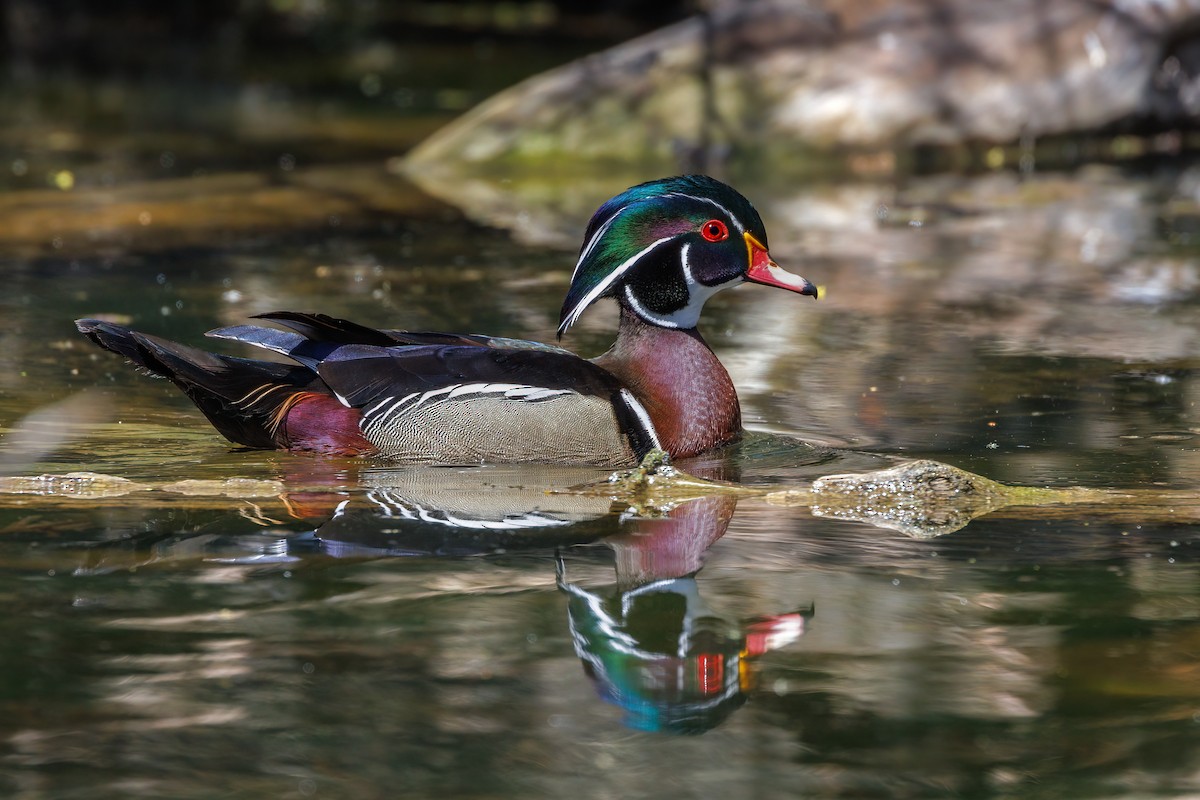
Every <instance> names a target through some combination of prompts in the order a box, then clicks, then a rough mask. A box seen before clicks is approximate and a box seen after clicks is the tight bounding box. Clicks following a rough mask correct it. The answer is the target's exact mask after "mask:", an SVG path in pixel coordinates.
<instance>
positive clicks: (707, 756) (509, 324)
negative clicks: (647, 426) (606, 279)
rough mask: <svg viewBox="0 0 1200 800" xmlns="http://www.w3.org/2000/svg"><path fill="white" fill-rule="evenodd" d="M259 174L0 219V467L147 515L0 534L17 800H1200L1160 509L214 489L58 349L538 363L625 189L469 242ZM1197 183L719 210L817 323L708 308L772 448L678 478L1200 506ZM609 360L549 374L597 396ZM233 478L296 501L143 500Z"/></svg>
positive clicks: (568, 195) (0, 716)
mask: <svg viewBox="0 0 1200 800" xmlns="http://www.w3.org/2000/svg"><path fill="white" fill-rule="evenodd" d="M268 149H270V150H271V151H272V152H274V150H275V149H276V148H274V147H272V148H268ZM42 155H44V154H42ZM276 158H277V157H276V156H274V155H272V157H271V160H270V162H268V164H269V165H256V164H257V163H258V162H253V159H249V162H253V163H247V161H246V160H241V159H232V160H231V161H230V162H229V163H227V164H224V163H220V162H219V160H218V163H211V164H209V165H207V166H208V168H210V169H211V171H212V173H213V174H215V176H216V177H215V178H214V177H212V176H209V178H208V179H207V180H208V182H207V183H206V182H195V183H193V182H191V179H190V178H183V179H178V180H176V181H175V182H174V183H171V182H170V181H166V180H153V181H150V180H142V178H141V177H139V176H136V175H134V176H131V177H130V179H129V180H128V182H121V185H120V186H118V187H117V190H116V191H117V194H116V195H115V196H113V195H105V194H103V192H102V190H101V189H99V188H96V187H87V186H80V187H77V188H72V189H71V190H70V191H64V190H62V189H59V188H53V189H49V188H47V189H38V190H36V191H34V190H33V189H29V188H26V189H24V190H22V191H17V189H21V187H14V191H11V192H9V193H8V194H7V195H6V196H5V197H4V199H3V202H5V203H7V204H10V205H11V207H12V208H13V209H15V211H14V213H15V214H19V215H20V217H19V218H20V219H22V220H24V221H25V222H26V223H27V225H26V227H23V228H20V229H19V230H18V229H16V228H15V227H14V226H13V225H9V227H7V228H4V229H3V230H2V231H0V234H3V235H0V244H3V246H4V247H5V253H6V255H5V264H4V267H5V271H4V275H5V280H6V291H5V293H4V294H3V296H2V297H0V309H2V312H3V314H2V316H3V320H4V325H3V330H2V331H0V343H2V346H0V425H3V427H4V429H5V431H6V435H5V439H4V442H5V445H4V453H3V465H4V469H5V471H6V472H7V473H8V474H9V475H23V476H33V475H40V474H52V475H63V474H66V473H69V472H73V471H89V472H96V473H104V474H106V475H111V476H117V477H121V478H127V479H130V480H134V481H138V482H140V483H141V484H143V486H142V488H141V490H139V491H133V492H128V493H124V494H119V495H116V496H112V497H95V496H93V497H76V496H62V495H55V494H41V495H38V494H9V495H5V496H4V497H3V498H2V500H0V596H3V598H4V601H5V605H6V607H7V609H8V610H9V613H8V614H7V615H6V616H5V620H4V622H2V623H0V626H3V630H4V640H5V643H6V644H5V646H4V647H3V648H2V649H0V687H3V689H2V690H0V711H2V713H0V720H3V722H0V787H3V792H4V793H5V794H6V795H9V796H13V797H28V798H35V797H36V798H46V797H55V798H59V797H61V798H69V797H135V796H145V797H166V796H169V797H211V796H217V795H219V796H224V797H246V798H251V797H254V798H257V797H264V796H277V797H309V796H326V797H396V796H410V797H428V796H434V795H444V796H454V797H464V798H471V797H479V798H483V797H518V796H530V795H534V796H550V795H553V796H579V797H596V798H605V797H615V796H623V797H650V796H653V797H660V796H665V795H670V796H681V797H710V796H716V795H718V794H730V793H732V794H737V795H738V796H750V797H785V796H786V797H793V796H811V797H923V798H924V797H1008V796H1011V797H1023V798H1039V797H1046V798H1058V797H1106V798H1108V797H1131V798H1132V797H1150V796H1162V797H1182V796H1190V795H1193V794H1195V793H1197V792H1200V773H1197V768H1196V765H1197V764H1200V752H1198V750H1200V747H1198V743H1200V669H1198V668H1197V665H1196V664H1197V655H1198V654H1200V567H1198V564H1200V559H1198V557H1197V556H1198V552H1200V536H1197V533H1196V526H1195V520H1194V519H1192V518H1188V517H1187V516H1186V515H1183V516H1182V518H1177V517H1173V516H1172V514H1173V511H1172V509H1170V508H1156V509H1152V510H1151V511H1147V510H1146V509H1145V508H1144V507H1142V506H1137V507H1133V506H1131V508H1130V510H1129V511H1128V512H1127V513H1122V511H1121V507H1120V505H1119V504H1118V505H1117V506H1116V507H1115V508H1113V507H1110V508H1107V509H1105V510H1103V511H1100V510H1097V509H1088V508H1079V509H1062V508H1058V509H1043V510H1028V509H1027V510H1024V511H1011V510H1010V511H1004V512H998V513H997V514H994V515H991V516H987V517H984V518H981V519H978V520H976V521H974V522H972V523H971V524H970V525H968V526H967V527H966V528H964V529H962V530H960V531H958V532H955V533H952V534H949V535H946V536H942V537H938V538H934V539H927V540H923V539H916V538H911V537H907V536H904V535H903V534H901V533H898V532H896V531H892V530H887V529H883V528H877V527H872V526H870V525H867V524H865V523H860V522H852V521H845V520H836V519H830V518H822V517H815V516H813V515H812V514H811V513H810V512H809V510H808V509H807V508H803V507H799V508H782V507H778V506H773V505H770V504H768V503H766V502H764V501H763V500H762V499H758V498H747V499H742V500H734V499H732V498H724V497H721V498H705V499H701V500H695V501H691V502H688V503H682V504H679V505H678V506H676V507H674V508H659V509H632V510H631V509H628V508H626V507H625V506H623V505H621V504H619V503H617V504H614V503H612V502H610V501H608V500H606V499H603V498H581V497H576V496H573V495H563V494H546V489H548V488H554V487H558V488H562V487H566V486H571V485H575V484H579V483H584V482H587V481H591V480H597V479H600V478H602V477H604V473H602V472H597V471H594V470H586V469H580V470H548V469H545V468H541V467H530V468H517V467H505V468H498V467H480V468H471V469H419V470H418V469H404V468H396V467H392V466H389V465H383V464H376V463H371V462H361V461H353V460H339V459H317V458H311V457H307V456H300V455H291V454H286V453H263V452H249V451H242V450H238V449H235V448H233V447H231V446H230V445H229V444H228V443H227V442H225V441H224V440H222V439H221V438H220V437H219V436H218V435H216V434H215V433H214V432H212V431H211V430H210V429H209V428H208V427H207V425H206V423H205V422H204V421H203V420H202V418H201V417H200V415H199V414H198V413H196V412H195V411H194V410H193V409H191V407H190V405H189V404H188V403H187V401H186V400H185V399H183V398H182V397H180V396H179V395H178V394H177V392H176V391H175V390H174V389H173V387H171V386H170V385H169V384H167V383H166V382H164V381H152V380H150V379H148V378H146V377H144V376H140V375H138V374H136V373H134V372H133V371H132V370H131V369H129V368H128V366H127V365H124V364H122V363H121V362H120V360H119V359H117V358H116V357H114V356H111V355H110V354H108V353H104V352H100V351H98V350H95V349H94V348H92V347H91V346H90V345H89V344H88V343H87V342H85V341H83V340H82V339H81V338H80V337H79V336H77V335H76V334H75V332H74V329H73V326H72V323H71V320H73V319H74V318H76V317H81V316H97V315H109V316H111V317H113V318H115V319H119V320H123V321H125V322H127V323H128V324H131V325H133V326H135V327H137V328H139V329H141V330H145V331H148V332H152V333H155V334H159V335H163V336H167V337H170V338H174V339H178V340H180V341H185V342H188V343H191V344H196V345H205V346H214V347H218V348H220V347H223V345H222V344H221V343H213V342H212V341H206V340H204V338H203V337H202V333H203V332H204V331H205V330H208V329H210V328H214V327H218V326H223V325H229V324H235V323H240V322H242V321H244V320H245V319H246V317H247V316H248V315H250V314H253V313H257V312H264V311H270V310H276V309H297V310H314V311H322V312H325V313H328V314H333V315H338V316H345V317H349V318H352V319H356V320H359V321H362V322H364V323H367V324H375V325H380V326H389V327H409V328H416V329H446V330H462V331H479V332H489V333H494V334H499V335H505V336H518V337H527V338H536V339H541V340H545V341H549V340H551V339H552V337H553V331H554V328H555V327H556V323H557V312H558V307H559V304H560V302H561V297H562V295H563V293H564V292H565V289H566V285H567V281H568V280H569V274H570V268H571V265H572V261H573V257H572V256H573V254H572V253H571V252H570V250H569V247H570V244H567V245H566V246H565V247H564V246H563V243H562V242H561V241H560V239H561V238H562V237H564V236H565V237H566V238H567V239H568V240H569V239H570V234H569V231H571V230H575V231H579V230H582V224H583V222H584V221H585V218H586V214H587V213H588V210H590V209H589V207H588V206H589V203H591V202H592V201H594V202H598V201H599V200H602V199H603V197H604V196H605V194H606V193H607V192H608V191H612V190H616V189H619V188H621V186H620V185H613V186H609V185H608V184H610V183H617V182H618V181H624V178H617V177H614V178H612V179H611V180H609V179H606V180H598V181H596V185H595V189H594V190H593V189H592V188H588V189H586V191H585V190H578V191H576V189H577V188H578V187H576V185H575V184H570V186H571V187H572V191H569V192H567V191H564V190H563V187H562V186H560V187H559V188H558V190H557V191H558V194H557V195H555V194H553V193H552V192H551V193H547V192H546V191H544V189H538V190H537V192H534V193H533V195H532V196H535V197H536V196H540V197H543V198H547V199H546V200H545V201H544V202H542V203H541V205H539V204H538V202H535V201H532V200H530V196H531V195H526V194H522V190H521V188H520V187H519V186H513V187H511V188H510V189H508V190H506V191H509V195H508V197H509V203H510V208H509V209H508V211H509V212H510V213H509V214H508V215H507V216H497V215H495V214H492V213H490V212H489V211H488V209H487V208H486V207H480V206H477V205H472V204H471V203H469V202H462V203H461V204H455V203H453V202H450V200H452V198H448V197H447V195H452V194H454V193H453V192H441V193H439V195H440V196H441V198H442V199H435V198H434V197H432V196H430V195H428V194H426V193H424V192H423V191H422V190H420V189H418V188H416V187H415V186H414V185H412V184H411V183H409V182H408V181H407V180H405V179H404V178H402V177H400V176H398V175H397V174H396V173H395V172H394V171H391V170H389V169H388V168H387V165H386V164H385V162H384V161H383V159H381V158H377V157H375V153H374V151H369V152H368V154H367V155H364V156H363V158H361V159H355V158H344V159H343V160H341V161H339V162H337V164H336V165H335V168H333V169H329V170H325V169H324V168H317V167H313V168H311V170H309V169H306V168H305V167H304V165H302V164H301V165H298V166H295V168H294V169H290V170H288V171H286V174H282V173H280V172H279V167H278V165H277V164H276V163H275V160H276ZM1194 175H1195V173H1194V172H1192V171H1191V170H1190V168H1189V165H1187V164H1185V163H1170V164H1165V165H1139V166H1137V167H1135V168H1129V169H1125V168H1122V169H1117V168H1112V167H1105V168H1098V169H1091V170H1081V171H1080V172H1079V173H1075V174H1059V175H1036V174H1035V175H1033V176H1026V177H1025V178H1021V177H1020V176H1017V175H1014V174H998V175H992V176H981V177H976V178H969V179H968V178H953V179H951V178H940V177H934V178H921V179H913V180H910V181H905V182H903V183H896V184H893V183H878V182H877V183H871V182H863V181H847V182H845V183H837V184H831V185H830V184H827V185H817V186H802V187H798V186H795V185H791V184H787V183H781V182H772V181H770V180H767V179H764V178H763V177H762V176H754V175H745V176H737V175H732V176H726V177H728V178H729V179H730V180H731V181H733V182H734V183H736V184H737V185H738V186H740V187H741V188H742V190H743V191H744V192H745V193H747V194H749V195H751V197H752V199H754V200H755V201H756V202H758V203H759V205H760V207H761V208H762V210H763V213H764V216H765V217H767V220H768V226H769V230H770V231H771V236H772V251H773V253H774V254H775V255H776V257H777V258H778V259H779V260H780V261H781V262H787V263H788V264H789V265H791V266H793V267H794V268H796V270H797V271H799V272H801V273H802V274H804V275H805V276H806V277H808V278H810V279H812V280H813V281H814V282H816V283H819V284H821V285H823V286H825V287H826V289H827V294H826V297H825V299H824V300H823V301H821V302H818V303H812V302H810V301H801V300H800V299H799V298H796V297H794V296H785V295H784V293H771V292H770V291H769V290H766V289H763V288H761V287H744V288H741V289H739V290H737V291H733V292H727V293H724V294H723V295H721V296H720V297H718V298H717V299H715V300H714V301H712V302H711V303H710V306H709V309H708V311H707V312H706V316H705V320H704V327H703V330H704V332H705V334H706V336H707V337H708V339H709V341H710V342H711V344H712V345H713V346H714V348H715V349H716V350H717V351H718V353H719V355H720V356H721V357H722V359H723V360H724V361H725V363H726V364H727V365H729V367H730V370H731V372H732V374H733V376H734V380H735V382H736V383H737V384H738V386H739V388H740V391H741V395H742V402H743V407H744V412H745V416H746V419H747V422H748V425H749V426H750V427H751V428H752V429H754V430H755V431H757V433H756V434H755V435H754V436H753V437H751V439H750V440H748V441H747V442H746V443H744V444H743V445H741V446H739V447H737V448H734V449H733V450H731V451H730V452H728V453H724V454H718V455H716V456H713V457H710V458H705V459H702V460H700V461H697V462H693V463H690V464H683V465H681V466H683V467H684V468H686V469H690V470H692V471H694V472H697V473H701V474H711V475H718V476H721V477H724V478H726V479H728V480H735V481H739V482H742V483H746V484H750V485H757V486H792V485H801V484H805V483H807V482H808V481H810V480H811V479H813V478H815V477H817V476H820V475H823V474H829V473H835V472H845V471H855V470H866V469H875V468H879V467H882V466H886V465H888V464H890V463H893V462H894V461H895V460H897V459H899V458H904V457H910V456H922V457H932V458H936V459H939V460H942V461H946V462H949V463H954V464H957V465H960V466H964V467H967V468H969V469H971V470H973V471H975V472H978V473H981V474H984V475H987V476H989V477H992V478H995V479H999V480H1005V481H1010V482H1014V483H1021V484H1029V485H1038V486H1046V485H1049V486H1070V485H1084V486H1091V487H1106V488H1117V489H1123V488H1141V489H1146V488H1154V487H1158V488H1164V489H1172V490H1181V491H1189V492H1190V491H1194V490H1195V489H1196V488H1197V485H1198V482H1200V460H1198V459H1197V457H1196V455H1197V450H1196V436H1197V432H1198V431H1200V420H1198V419H1197V411H1196V408H1195V400H1196V396H1197V392H1196V383H1195V377H1194V373H1195V369H1194V367H1195V356H1194V353H1195V351H1196V349H1195V345H1196V332H1195V331H1196V322H1197V319H1196V317H1197V311H1198V310H1200V303H1198V302H1197V287H1198V286H1200V280H1198V279H1197V273H1196V269H1197V252H1196V245H1195V244H1194V242H1193V241H1192V236H1193V231H1194V230H1195V229H1196V225H1195V222H1196V220H1197V219H1200V214H1197V213H1196V211H1195V209H1196V203H1197V202H1198V200H1197V194H1196V189H1195V186H1196V183H1195V179H1194ZM237 176H241V177H237ZM201 177H203V176H201ZM642 177H650V176H642ZM247 187H249V188H247ZM314 187H315V188H314ZM23 191H27V192H28V193H23ZM593 195H594V197H593ZM581 196H586V197H589V198H592V200H590V201H588V202H586V203H585V202H584V201H583V200H582V199H580V197H581ZM556 197H557V198H560V199H559V200H556V199H555V198H556ZM239 198H240V199H239ZM39 203H41V204H42V205H41V206H39V205H38V204H39ZM547 207H550V208H551V210H554V209H556V208H557V209H559V211H558V213H556V214H551V215H549V216H547V215H546V214H545V209H546V208H547ZM37 208H48V209H50V210H49V211H47V212H46V213H45V214H44V215H42V216H38V214H37V213H36V211H37ZM96 208H100V209H103V210H105V212H104V213H105V214H107V215H108V216H104V214H101V215H100V216H99V217H96V216H93V215H92V209H96ZM264 209H268V210H269V213H268V212H267V211H264ZM514 209H515V213H512V212H513V210H514ZM143 211H144V212H146V213H148V214H149V215H150V220H149V222H148V223H147V224H142V222H141V221H140V220H139V215H140V214H141V213H142V212H143ZM130 215H132V216H130ZM522 215H524V216H522ZM547 220H548V221H547ZM535 223H536V224H538V225H542V226H543V227H542V228H540V229H539V230H538V231H535V230H532V226H533V225H534V224H535ZM556 226H557V227H556ZM539 231H540V234H541V235H534V234H537V233H539ZM556 231H559V232H558V233H556ZM556 236H558V237H559V239H556V238H555V237H556ZM55 237H58V239H57V242H56V239H55ZM547 242H550V244H547ZM555 242H559V243H558V244H555ZM612 322H613V319H612V315H611V313H609V312H605V311H598V312H596V313H590V314H589V317H588V319H586V320H585V322H584V324H582V325H581V326H580V328H579V330H578V331H576V332H573V333H572V334H571V335H570V336H569V337H568V339H567V340H566V342H565V343H566V344H567V345H568V346H570V347H572V348H574V349H577V350H579V351H580V352H583V353H586V354H595V353H598V352H600V351H601V350H602V349H603V348H604V347H605V346H607V343H608V342H609V341H610V340H611V335H612ZM230 478H245V479H253V480H256V481H260V482H261V481H277V482H279V483H278V484H277V485H276V486H277V488H275V489H273V490H270V491H265V492H264V491H260V492H257V493H255V492H251V493H249V495H250V496H228V495H218V494H214V493H213V492H211V491H209V492H206V493H204V494H202V495H189V494H185V493H182V492H180V491H169V490H166V489H164V488H160V487H162V486H163V484H168V483H172V482H177V481H184V480H198V479H209V480H227V479H230ZM234 494H236V492H235V493H234Z"/></svg>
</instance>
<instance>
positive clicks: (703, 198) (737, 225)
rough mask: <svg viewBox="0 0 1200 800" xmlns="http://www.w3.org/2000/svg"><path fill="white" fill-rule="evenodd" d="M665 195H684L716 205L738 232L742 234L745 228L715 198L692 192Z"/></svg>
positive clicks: (698, 201)
mask: <svg viewBox="0 0 1200 800" xmlns="http://www.w3.org/2000/svg"><path fill="white" fill-rule="evenodd" d="M667 197H686V198H687V199H689V200H695V201H696V202H697V203H708V204H709V205H712V206H716V207H717V208H719V209H721V211H722V212H724V214H725V216H727V217H729V221H730V222H732V223H733V227H735V228H737V230H738V233H741V234H744V233H745V232H746V228H745V226H743V225H742V221H741V220H740V219H738V218H737V216H736V215H735V214H734V213H733V212H731V211H730V210H729V209H728V208H726V207H725V206H723V205H721V204H720V203H718V202H717V201H716V200H712V199H710V198H708V197H696V195H694V194H684V193H683V192H671V193H670V194H669V195H667Z"/></svg>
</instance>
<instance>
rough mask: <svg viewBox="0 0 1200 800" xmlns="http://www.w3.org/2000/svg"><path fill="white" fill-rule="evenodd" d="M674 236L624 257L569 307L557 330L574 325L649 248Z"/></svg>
mask: <svg viewBox="0 0 1200 800" xmlns="http://www.w3.org/2000/svg"><path fill="white" fill-rule="evenodd" d="M678 235H679V234H676V236H678ZM674 238H675V236H667V237H664V238H662V239H658V240H656V241H654V242H651V243H650V244H649V245H647V246H646V247H644V248H642V249H641V250H640V251H638V252H637V253H635V254H634V255H632V256H630V257H629V258H628V259H626V260H625V262H624V263H623V264H621V265H620V266H619V267H617V268H616V269H614V270H613V271H612V272H610V273H609V274H608V277H606V278H605V279H604V280H602V281H601V282H600V283H599V284H597V285H596V286H595V287H594V288H593V289H592V290H591V291H590V292H588V293H587V294H586V295H584V297H583V299H582V300H580V301H579V302H578V303H576V304H575V307H574V308H572V309H571V313H569V314H567V317H566V319H564V320H563V324H562V325H561V326H560V328H559V330H564V331H565V330H566V329H567V328H569V327H571V326H572V325H574V324H575V321H576V320H578V319H579V315H580V314H582V313H583V310H584V309H585V308H587V307H588V306H590V305H591V304H592V303H593V302H595V300H596V298H597V297H599V296H600V295H602V294H604V292H605V291H606V290H607V289H608V287H609V286H612V285H613V282H614V281H616V279H617V278H619V277H621V276H622V275H624V274H625V273H626V272H628V271H629V268H630V267H632V266H633V265H634V264H636V263H637V262H638V261H640V260H641V259H642V258H643V257H644V256H645V255H646V254H647V253H649V252H650V251H651V250H653V249H654V248H656V247H658V246H659V245H662V244H665V243H666V242H669V241H671V240H672V239H674Z"/></svg>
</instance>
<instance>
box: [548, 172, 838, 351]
mask: <svg viewBox="0 0 1200 800" xmlns="http://www.w3.org/2000/svg"><path fill="white" fill-rule="evenodd" d="M743 281H752V282H754V283H762V284H766V285H767V286H778V287H779V288H781V289H787V290H789V291H793V292H799V293H800V294H806V295H809V296H811V297H816V295H817V289H816V287H815V286H813V285H812V284H811V283H809V282H808V281H807V280H805V279H804V278H801V277H800V276H799V275H793V274H792V273H790V272H787V271H786V270H784V269H783V268H782V267H780V266H779V265H778V264H776V263H775V262H774V261H772V260H771V256H770V254H769V253H768V252H767V232H766V230H764V228H763V223H762V219H761V218H760V217H759V216H758V212H757V211H755V210H754V206H752V205H750V201H748V200H747V199H746V198H744V197H742V195H740V194H739V193H738V192H737V191H736V190H734V189H733V188H732V187H729V186H727V185H725V184H724V183H721V182H720V181H718V180H716V179H714V178H709V177H707V176H705V175H685V176H682V177H678V178H665V179H663V180H658V181H651V182H649V183H643V184H640V185H638V186H634V187H633V188H631V189H626V190H625V191H624V192H622V193H621V194H619V195H617V196H616V197H614V198H612V199H611V200H609V201H608V202H607V203H605V204H604V205H602V206H600V209H599V210H598V211H597V212H596V213H595V215H594V216H593V217H592V221H591V222H589V223H588V227H587V233H586V234H585V237H584V242H583V249H582V250H581V251H580V253H579V262H578V263H577V264H576V265H575V272H574V274H573V275H572V276H571V288H570V290H569V291H568V292H567V299H566V300H565V301H564V302H563V307H562V313H561V314H560V315H559V323H558V335H559V336H562V334H563V332H564V331H566V329H567V328H569V327H570V326H571V325H572V324H574V323H575V321H576V320H577V319H579V315H580V314H582V313H583V310H584V309H585V308H587V307H588V306H590V305H591V304H592V303H593V302H595V301H596V300H598V299H600V298H601V297H614V298H616V299H617V301H618V302H619V303H621V304H623V305H624V306H626V307H627V308H629V310H631V311H632V312H633V313H635V314H637V315H638V316H639V317H641V318H642V319H643V320H645V321H646V322H648V323H650V324H652V325H659V326H661V327H664V328H685V329H686V328H694V327H696V322H697V321H698V320H699V318H700V309H701V308H703V307H704V303H705V301H706V300H708V298H709V297H711V296H712V295H713V294H715V293H716V292H718V291H720V290H721V289H725V288H728V287H730V286H736V285H737V284H739V283H741V282H743Z"/></svg>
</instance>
